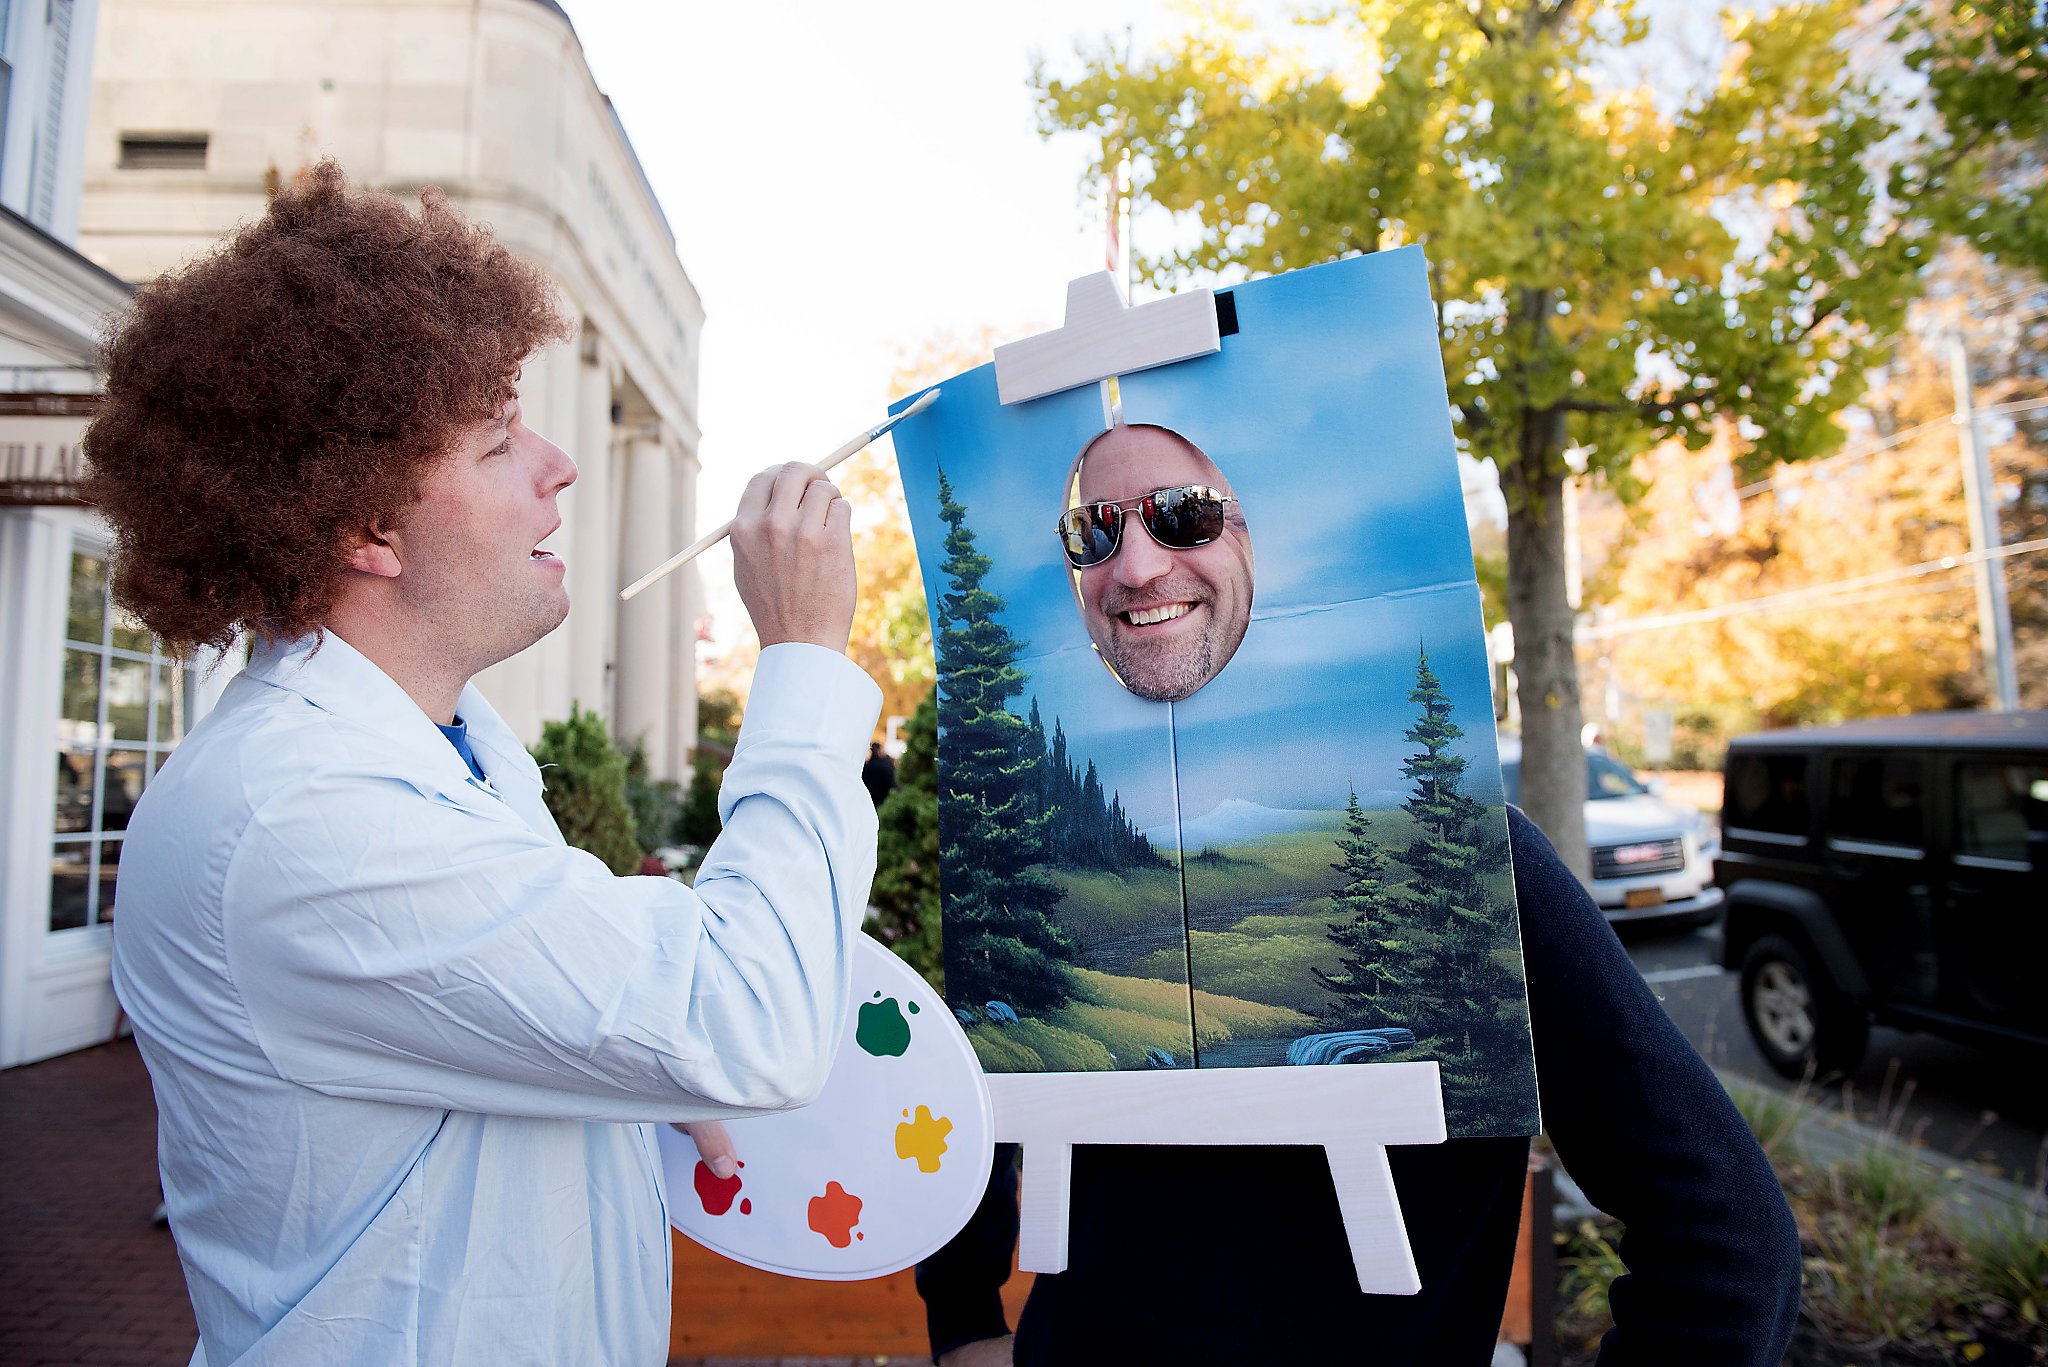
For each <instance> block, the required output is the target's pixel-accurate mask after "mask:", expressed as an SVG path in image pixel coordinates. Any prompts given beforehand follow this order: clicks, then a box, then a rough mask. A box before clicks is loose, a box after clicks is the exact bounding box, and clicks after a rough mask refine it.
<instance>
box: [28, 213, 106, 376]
mask: <svg viewBox="0 0 2048 1367" xmlns="http://www.w3.org/2000/svg"><path fill="white" fill-rule="evenodd" d="M134 293H135V287H134V286H132V285H130V284H129V283H128V282H127V281H125V280H122V279H121V278H120V277H119V276H116V275H114V274H113V273H112V272H111V271H108V270H106V269H105V268H104V267H102V266H100V265H99V264H98V263H96V262H94V261H92V260H90V259H88V258H87V257H84V256H82V255H80V254H79V253H78V252H77V251H76V250H74V249H73V248H71V247H68V246H66V245H65V244H64V243H62V242H59V241H58V240H57V239H56V238H54V237H52V236H50V235H49V234H48V233H46V232H44V231H43V230H42V229H41V228H38V227H37V226H36V225H35V224H33V223H31V222H29V221H28V220H27V219H25V218H23V217H22V216H21V215H20V214H17V213H15V212H13V211H12V210H10V209H8V208H6V207H4V206H0V307H5V308H6V309H8V310H9V311H11V312H13V313H15V314H16V315H18V316H20V317H23V318H26V319H28V320H29V321H30V322H32V323H33V324H34V325H35V326H37V327H39V328H41V329H43V330H44V331H46V332H48V333H50V334H51V335H52V337H53V338H54V339H55V340H56V341H57V342H58V343H59V344H60V345H61V346H62V347H64V348H66V349H67V350H66V351H65V352H62V353H60V352H56V351H53V353H52V354H53V356H55V358H56V359H58V360H62V361H67V362H73V363H77V364H89V363H90V362H91V361H92V357H93V353H94V351H95V350H96V349H97V348H98V346H99V336H100V327H101V324H102V323H103V322H105V320H106V318H107V315H109V314H113V313H119V312H121V311H122V310H124V309H126V308H127V307H128V303H129V300H130V299H131V298H132V297H133V295H134Z"/></svg>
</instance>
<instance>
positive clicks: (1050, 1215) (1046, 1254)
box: [1017, 1140, 1399, 1272]
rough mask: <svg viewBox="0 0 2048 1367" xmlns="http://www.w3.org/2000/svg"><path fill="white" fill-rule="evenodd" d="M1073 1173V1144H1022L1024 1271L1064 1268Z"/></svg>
mask: <svg viewBox="0 0 2048 1367" xmlns="http://www.w3.org/2000/svg"><path fill="white" fill-rule="evenodd" d="M1073 1173H1074V1146H1073V1145H1072V1144H1055V1143H1049V1142H1047V1141H1044V1140H1041V1141H1039V1142H1038V1143H1035V1144H1027V1145H1025V1146H1024V1174H1023V1177H1022V1178H1021V1179H1020V1182H1021V1186H1020V1188H1019V1191H1018V1200H1017V1207H1018V1209H1017V1220H1018V1224H1017V1265H1018V1266H1019V1267H1021V1268H1023V1269H1024V1270H1025V1271H1026V1272H1064V1271H1066V1270H1067V1212H1068V1208H1069V1205H1070V1203H1071V1201H1072V1199H1073ZM1395 1218H1396V1219H1397V1220H1398V1218H1399V1217H1398V1216H1396V1217H1395Z"/></svg>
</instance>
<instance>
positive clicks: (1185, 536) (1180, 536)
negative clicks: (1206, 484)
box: [1145, 489, 1223, 550]
mask: <svg viewBox="0 0 2048 1367" xmlns="http://www.w3.org/2000/svg"><path fill="white" fill-rule="evenodd" d="M1151 503H1152V510H1153V515H1152V516H1151V517H1150V518H1147V519H1146V521H1145V530H1147V531H1149V532H1151V533H1152V535H1153V536H1154V537H1156V538H1157V539H1158V541H1159V544H1160V545H1162V546H1172V547H1174V548H1175V549H1177V550H1191V549H1193V548H1194V547H1196V546H1205V545H1207V544H1208V543H1209V542H1211V541H1214V540H1215V539H1216V538H1217V536H1218V535H1220V534H1221V533H1222V531H1223V504H1222V501H1221V500H1219V499H1218V498H1217V497H1216V496H1215V495H1214V494H1212V493H1210V492H1209V491H1208V490H1207V489H1167V490H1164V491H1163V492H1161V493H1159V494H1158V495H1156V496H1154V497H1153V498H1152V500H1151Z"/></svg>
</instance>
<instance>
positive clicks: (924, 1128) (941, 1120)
mask: <svg viewBox="0 0 2048 1367" xmlns="http://www.w3.org/2000/svg"><path fill="white" fill-rule="evenodd" d="M904 1114H905V1115H908V1114H910V1112H908V1111H905V1112H904ZM951 1133H953V1122H952V1121H950V1120H948V1119H946V1117H944V1116H942V1115H941V1116H934V1115H933V1114H932V1112H931V1108H930V1107H929V1106H920V1107H918V1108H917V1119H915V1120H911V1121H907V1122H905V1123H904V1124H901V1125H898V1126H897V1127H896V1156H897V1157H898V1158H915V1159H916V1160H917V1170H918V1171H919V1172H937V1171H938V1170H939V1155H940V1154H943V1153H944V1152H945V1151H946V1136H947V1135H949V1134H951Z"/></svg>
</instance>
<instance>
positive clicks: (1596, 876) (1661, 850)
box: [1500, 736, 1725, 925]
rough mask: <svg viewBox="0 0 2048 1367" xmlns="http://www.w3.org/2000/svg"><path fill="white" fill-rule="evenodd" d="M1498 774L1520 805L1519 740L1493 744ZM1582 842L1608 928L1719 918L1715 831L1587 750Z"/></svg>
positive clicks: (1695, 922) (1600, 754) (1696, 922)
mask: <svg viewBox="0 0 2048 1367" xmlns="http://www.w3.org/2000/svg"><path fill="white" fill-rule="evenodd" d="M1500 776H1501V782H1502V783H1503V784H1504V785H1505V786H1506V788H1507V799H1508V801H1510V802H1519V801H1520V800H1521V789H1522V783H1521V779H1522V738H1521V737H1520V736H1502V737H1501V738H1500ZM1586 844H1587V845H1589V846H1590V847H1591V848H1592V852H1593V882H1592V889H1593V900H1594V901H1595V902H1597V903H1599V905H1600V910H1601V911H1602V912H1603V913H1604V914H1605V915H1606V917H1607V919H1608V920H1609V921H1611V922H1616V923H1620V922H1629V923H1632V924H1633V923H1639V922H1644V921H1664V922H1669V923H1671V924H1674V925H1676V924H1681V923H1690V924H1693V925H1704V924H1706V923H1707V922H1709V921H1712V920H1713V919H1714V918H1715V917H1717V916H1719V915H1720V914H1721V902H1722V900H1723V898H1724V896H1725V894H1724V893H1723V892H1722V891H1721V889H1719V888H1717V887H1715V886H1714V857H1715V855H1717V854H1718V853H1719V852H1720V838H1719V834H1718V830H1717V828H1716V827H1715V826H1714V825H1713V823H1711V822H1709V821H1708V820H1707V819H1706V818H1705V817H1703V816H1701V815H1700V814H1699V813H1698V812H1695V811H1692V810H1690V809H1688V808H1685V807H1680V806H1678V805H1676V804H1674V803H1670V802H1666V801H1665V800H1664V799H1663V798H1662V797H1660V796H1658V794H1657V793H1656V792H1655V791H1654V790H1652V789H1651V788H1650V787H1649V786H1648V785H1647V784H1645V783H1644V782H1643V781H1642V780H1641V779H1639V778H1637V777H1636V776H1635V775H1634V774H1633V773H1631V772H1630V771H1629V769H1628V766H1627V765H1625V764H1622V763H1621V762H1620V761H1618V760H1616V759H1614V758H1613V757H1611V756H1609V755H1608V754H1606V753H1605V752H1603V751H1600V750H1588V751H1587V752H1586Z"/></svg>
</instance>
